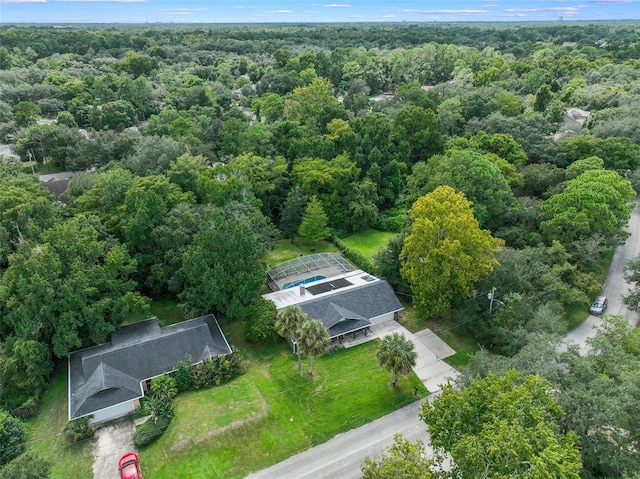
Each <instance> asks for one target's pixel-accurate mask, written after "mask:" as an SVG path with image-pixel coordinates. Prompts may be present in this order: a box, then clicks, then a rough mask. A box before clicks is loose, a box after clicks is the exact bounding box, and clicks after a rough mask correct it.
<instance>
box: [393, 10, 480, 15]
mask: <svg viewBox="0 0 640 479" xmlns="http://www.w3.org/2000/svg"><path fill="white" fill-rule="evenodd" d="M403 12H404V13H415V14H418V15H477V14H479V13H489V12H488V11H487V10H416V9H407V10H403Z"/></svg>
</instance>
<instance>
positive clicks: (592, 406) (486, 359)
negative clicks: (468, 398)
mask: <svg viewBox="0 0 640 479" xmlns="http://www.w3.org/2000/svg"><path fill="white" fill-rule="evenodd" d="M638 338H639V336H638V331H637V329H634V328H632V327H631V326H630V325H629V322H628V320H627V319H626V318H623V317H621V316H610V315H605V316H604V317H603V318H602V323H601V325H600V326H599V327H598V328H597V331H596V333H595V335H594V337H593V338H591V339H589V341H588V343H589V349H588V350H587V351H586V352H585V353H583V354H581V353H580V351H579V350H578V349H577V348H572V347H569V348H568V349H567V348H566V344H564V345H563V343H564V338H563V337H562V336H553V335H549V334H544V335H541V334H539V333H538V332H536V333H534V335H532V336H531V337H530V338H529V342H528V344H527V345H526V346H525V347H523V348H522V349H521V350H520V351H519V352H518V353H517V354H515V355H513V356H511V357H506V356H500V355H497V354H492V353H489V352H488V351H486V350H483V351H481V352H478V353H476V354H475V355H474V357H473V358H472V360H471V361H470V362H469V365H468V367H467V368H465V371H464V373H465V377H466V380H467V381H469V380H471V378H473V377H485V376H487V375H489V374H491V373H492V372H494V373H495V374H498V375H502V374H505V373H506V372H507V371H509V370H510V369H513V368H515V369H517V370H518V371H520V372H521V374H541V375H544V376H545V377H546V378H548V379H549V380H550V381H551V383H552V385H553V396H555V397H556V398H557V401H558V403H559V404H560V406H561V407H562V408H563V409H564V411H565V415H564V416H563V417H562V419H561V427H562V429H563V430H564V431H575V433H576V434H577V435H578V437H579V440H578V446H579V447H580V450H581V452H582V461H583V464H584V471H583V474H582V475H583V477H589V478H591V477H594V478H595V477H610V478H624V477H636V476H638V474H639V473H640V450H639V449H638V448H637V447H636V446H637V444H638V440H639V438H638V426H637V424H638V420H637V414H636V409H637V405H636V402H635V401H634V400H633V399H631V398H633V397H637V396H638V394H640V381H639V376H640V374H639V373H638V371H640V349H638V345H640V342H639V341H638ZM561 345H563V346H562V347H560V346H561ZM565 349H566V352H560V350H563V351H564V350H565ZM612 411H615V413H612Z"/></svg>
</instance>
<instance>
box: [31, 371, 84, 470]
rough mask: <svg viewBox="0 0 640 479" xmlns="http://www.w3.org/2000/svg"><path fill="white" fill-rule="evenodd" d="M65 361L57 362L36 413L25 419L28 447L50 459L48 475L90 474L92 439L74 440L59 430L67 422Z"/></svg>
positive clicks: (40, 455)
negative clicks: (54, 372) (70, 439)
mask: <svg viewBox="0 0 640 479" xmlns="http://www.w3.org/2000/svg"><path fill="white" fill-rule="evenodd" d="M67 391H68V389H67V372H66V362H65V364H64V365H60V366H59V367H58V368H57V370H56V374H55V375H54V377H53V380H52V382H51V384H50V385H49V389H47V392H46V393H45V394H44V396H43V398H42V403H41V404H40V409H39V411H38V415H37V416H36V417H34V418H33V419H29V420H27V421H25V426H26V431H27V451H30V452H33V453H35V454H36V455H38V456H39V457H42V458H44V459H48V460H49V461H51V463H52V465H53V467H52V469H51V479H67V478H69V477H74V478H84V479H89V478H91V477H93V472H92V467H93V455H92V452H93V446H92V443H91V440H90V439H89V440H85V441H81V442H79V443H77V444H73V443H72V442H70V441H68V440H67V438H66V437H65V435H64V433H63V432H62V430H63V429H64V426H65V425H66V424H67V404H68V402H67Z"/></svg>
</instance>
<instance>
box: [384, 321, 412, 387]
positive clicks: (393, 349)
mask: <svg viewBox="0 0 640 479" xmlns="http://www.w3.org/2000/svg"><path fill="white" fill-rule="evenodd" d="M417 357H418V353H416V352H415V350H414V346H413V342H412V341H411V340H410V339H407V338H405V337H404V335H403V334H400V333H393V334H392V335H390V336H385V337H384V338H382V341H381V342H380V346H379V347H378V350H377V351H376V358H378V362H379V363H380V366H382V367H383V368H385V369H388V370H390V371H391V383H390V384H391V385H392V386H394V387H395V386H396V384H397V382H398V374H408V373H409V372H411V368H412V367H413V366H415V365H416V358H417Z"/></svg>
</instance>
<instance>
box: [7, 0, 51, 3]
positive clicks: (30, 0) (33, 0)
mask: <svg viewBox="0 0 640 479" xmlns="http://www.w3.org/2000/svg"><path fill="white" fill-rule="evenodd" d="M0 3H47V0H0Z"/></svg>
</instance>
